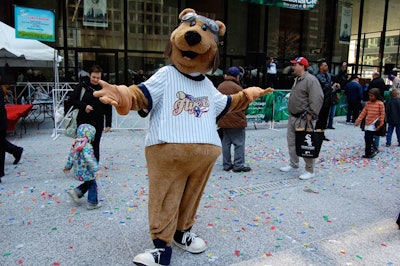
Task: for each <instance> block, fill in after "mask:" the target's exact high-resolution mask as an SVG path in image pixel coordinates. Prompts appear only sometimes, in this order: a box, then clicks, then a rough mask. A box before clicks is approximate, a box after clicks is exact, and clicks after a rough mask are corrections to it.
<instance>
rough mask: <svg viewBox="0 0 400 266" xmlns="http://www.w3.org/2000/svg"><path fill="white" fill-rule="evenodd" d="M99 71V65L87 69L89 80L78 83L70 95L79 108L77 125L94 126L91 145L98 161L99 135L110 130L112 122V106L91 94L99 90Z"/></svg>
mask: <svg viewBox="0 0 400 266" xmlns="http://www.w3.org/2000/svg"><path fill="white" fill-rule="evenodd" d="M101 73H102V69H101V67H99V66H97V65H95V66H93V67H92V68H91V69H90V71H89V75H90V77H89V80H88V81H84V82H82V83H80V84H78V85H77V86H76V88H75V89H74V91H73V92H72V94H71V96H70V102H71V104H72V105H74V107H75V108H78V109H79V113H78V117H77V125H78V126H79V125H81V124H90V125H92V126H94V127H95V128H96V135H95V138H94V140H93V142H92V145H93V150H94V156H95V157H96V159H97V161H98V162H99V161H100V139H101V135H102V133H103V131H104V132H109V131H110V130H111V122H112V106H111V105H108V104H103V103H102V102H100V100H99V98H96V97H94V96H93V92H94V91H97V90H101V87H100V85H99V80H100V79H101ZM82 88H85V92H84V94H83V95H82V97H81V92H82ZM104 122H105V124H104Z"/></svg>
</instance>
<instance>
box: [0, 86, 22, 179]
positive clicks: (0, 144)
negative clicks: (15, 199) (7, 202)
mask: <svg viewBox="0 0 400 266" xmlns="http://www.w3.org/2000/svg"><path fill="white" fill-rule="evenodd" d="M6 135H7V110H6V103H5V97H4V92H3V89H2V88H0V183H1V178H2V177H3V176H4V162H5V159H6V152H8V153H10V154H12V155H13V156H14V158H15V160H14V163H13V164H17V163H18V162H19V160H20V159H21V156H22V152H23V150H24V149H23V148H22V147H18V146H16V145H14V144H12V143H11V142H9V141H8V140H7V139H6Z"/></svg>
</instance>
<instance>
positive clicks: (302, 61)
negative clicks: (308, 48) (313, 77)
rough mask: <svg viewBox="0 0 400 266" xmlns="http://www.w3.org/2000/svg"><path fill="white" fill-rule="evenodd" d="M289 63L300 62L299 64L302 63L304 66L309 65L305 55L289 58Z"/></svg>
mask: <svg viewBox="0 0 400 266" xmlns="http://www.w3.org/2000/svg"><path fill="white" fill-rule="evenodd" d="M290 63H292V64H300V65H303V66H305V67H308V66H309V64H308V60H307V59H306V58H305V57H302V56H300V57H296V58H295V59H293V60H290Z"/></svg>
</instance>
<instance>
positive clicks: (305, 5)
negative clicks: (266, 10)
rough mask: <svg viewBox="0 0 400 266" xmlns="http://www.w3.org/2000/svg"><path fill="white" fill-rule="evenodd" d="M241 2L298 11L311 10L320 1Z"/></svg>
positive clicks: (255, 0)
mask: <svg viewBox="0 0 400 266" xmlns="http://www.w3.org/2000/svg"><path fill="white" fill-rule="evenodd" d="M240 2H246V3H251V4H259V5H266V6H277V7H283V8H291V9H297V10H310V9H313V8H314V6H315V5H316V4H317V2H318V0H240Z"/></svg>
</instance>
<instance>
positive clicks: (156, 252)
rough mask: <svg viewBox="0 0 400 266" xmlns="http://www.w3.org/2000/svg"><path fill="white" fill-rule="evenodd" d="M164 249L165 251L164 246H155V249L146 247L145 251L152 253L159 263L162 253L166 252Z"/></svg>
mask: <svg viewBox="0 0 400 266" xmlns="http://www.w3.org/2000/svg"><path fill="white" fill-rule="evenodd" d="M164 251H165V249H164V248H154V249H146V250H145V251H144V252H146V253H150V254H151V255H152V256H153V258H154V261H155V262H156V263H159V262H160V257H161V253H162V252H164Z"/></svg>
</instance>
